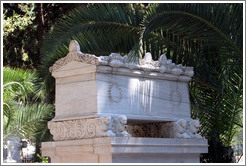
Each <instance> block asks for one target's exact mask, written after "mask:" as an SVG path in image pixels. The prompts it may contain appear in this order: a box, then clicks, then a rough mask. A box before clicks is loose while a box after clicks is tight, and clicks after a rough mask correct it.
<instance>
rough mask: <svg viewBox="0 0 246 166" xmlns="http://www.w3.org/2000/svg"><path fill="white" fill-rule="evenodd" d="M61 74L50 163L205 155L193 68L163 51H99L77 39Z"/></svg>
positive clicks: (56, 73)
mask: <svg viewBox="0 0 246 166" xmlns="http://www.w3.org/2000/svg"><path fill="white" fill-rule="evenodd" d="M50 72H51V73H52V76H53V77H55V79H56V102H55V105H56V110H55V117H54V119H52V120H51V121H50V122H49V123H48V127H49V129H50V132H51V134H52V135H53V139H54V141H52V142H43V143H42V149H41V150H42V155H43V156H49V157H50V158H51V162H68V163H75V162H81V163H82V162H85V163H90V162H93V163H97V162H99V163H100V162H107V163H112V162H113V163H136V162H140V163H193V162H199V161H200V159H199V155H200V153H207V151H208V145H207V140H205V139H203V138H202V137H201V135H199V134H198V133H197V132H198V129H199V121H198V120H193V119H192V118H191V116H190V101H189V91H188V82H189V80H190V79H191V77H192V76H193V75H194V72H193V68H192V67H185V66H182V65H181V64H179V65H176V64H174V63H172V60H170V59H167V58H166V56H165V55H164V54H163V55H161V56H160V58H159V60H158V61H153V60H152V56H151V54H150V53H146V54H145V56H144V59H139V60H138V59H136V60H135V61H130V56H128V55H125V56H121V55H120V54H117V53H111V54H110V55H109V56H100V57H96V56H95V55H91V54H85V53H82V52H81V51H80V47H79V44H78V43H77V42H76V41H75V40H73V41H71V43H70V45H69V53H68V54H67V56H66V57H64V58H61V59H59V60H57V61H56V62H55V64H54V65H53V66H52V67H50Z"/></svg>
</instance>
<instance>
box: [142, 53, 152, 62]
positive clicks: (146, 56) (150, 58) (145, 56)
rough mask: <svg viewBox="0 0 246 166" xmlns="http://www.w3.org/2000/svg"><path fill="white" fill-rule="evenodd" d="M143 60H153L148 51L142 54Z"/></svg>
mask: <svg viewBox="0 0 246 166" xmlns="http://www.w3.org/2000/svg"><path fill="white" fill-rule="evenodd" d="M144 60H145V62H147V63H148V62H149V63H151V62H152V61H153V60H152V55H151V53H150V52H146V53H145V55H144Z"/></svg>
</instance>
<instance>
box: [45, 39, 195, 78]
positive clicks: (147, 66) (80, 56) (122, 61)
mask: <svg viewBox="0 0 246 166" xmlns="http://www.w3.org/2000/svg"><path fill="white" fill-rule="evenodd" d="M72 61H77V62H84V63H88V64H92V65H106V66H111V67H113V68H122V67H123V68H129V69H138V70H142V71H154V72H159V73H171V74H174V75H186V76H190V77H192V76H193V75H194V71H193V67H186V66H183V65H182V64H178V65H176V64H174V63H172V60H171V59H167V57H166V55H165V54H163V55H161V56H160V58H159V60H158V61H154V60H153V59H152V55H151V54H150V53H149V52H147V53H146V54H145V56H144V59H139V60H137V61H136V60H135V61H130V56H128V55H125V56H121V55H120V54H118V53H111V54H110V55H109V56H100V57H96V56H95V55H92V54H84V53H82V52H81V51H80V47H79V44H78V42H77V41H75V40H73V41H71V43H70V45H69V53H68V55H67V56H66V57H64V58H61V59H59V60H57V61H56V62H55V64H54V65H53V66H52V67H50V69H49V70H50V72H54V71H56V70H58V69H59V68H60V67H61V66H63V65H66V64H67V63H69V62H72Z"/></svg>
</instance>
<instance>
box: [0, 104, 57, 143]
mask: <svg viewBox="0 0 246 166" xmlns="http://www.w3.org/2000/svg"><path fill="white" fill-rule="evenodd" d="M13 110H14V111H13V116H12V117H13V118H12V119H11V121H10V122H9V125H8V126H6V124H5V123H4V127H3V128H4V132H3V138H4V139H9V138H11V137H12V136H13V135H14V136H18V137H20V138H23V137H25V138H34V136H35V135H36V134H38V133H37V131H38V130H40V129H42V128H44V127H45V125H47V124H43V123H42V122H44V121H45V120H46V119H47V118H50V117H52V113H53V112H54V106H53V105H47V104H33V105H29V104H27V105H16V106H15V108H14V109H13ZM45 122H46V121H45Z"/></svg>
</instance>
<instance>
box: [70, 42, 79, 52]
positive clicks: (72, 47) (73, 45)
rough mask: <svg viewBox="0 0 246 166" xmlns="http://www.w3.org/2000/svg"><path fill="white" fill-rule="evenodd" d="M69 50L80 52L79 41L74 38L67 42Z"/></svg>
mask: <svg viewBox="0 0 246 166" xmlns="http://www.w3.org/2000/svg"><path fill="white" fill-rule="evenodd" d="M69 52H80V46H79V43H78V42H77V41H76V40H72V41H71V42H70V44H69Z"/></svg>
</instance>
